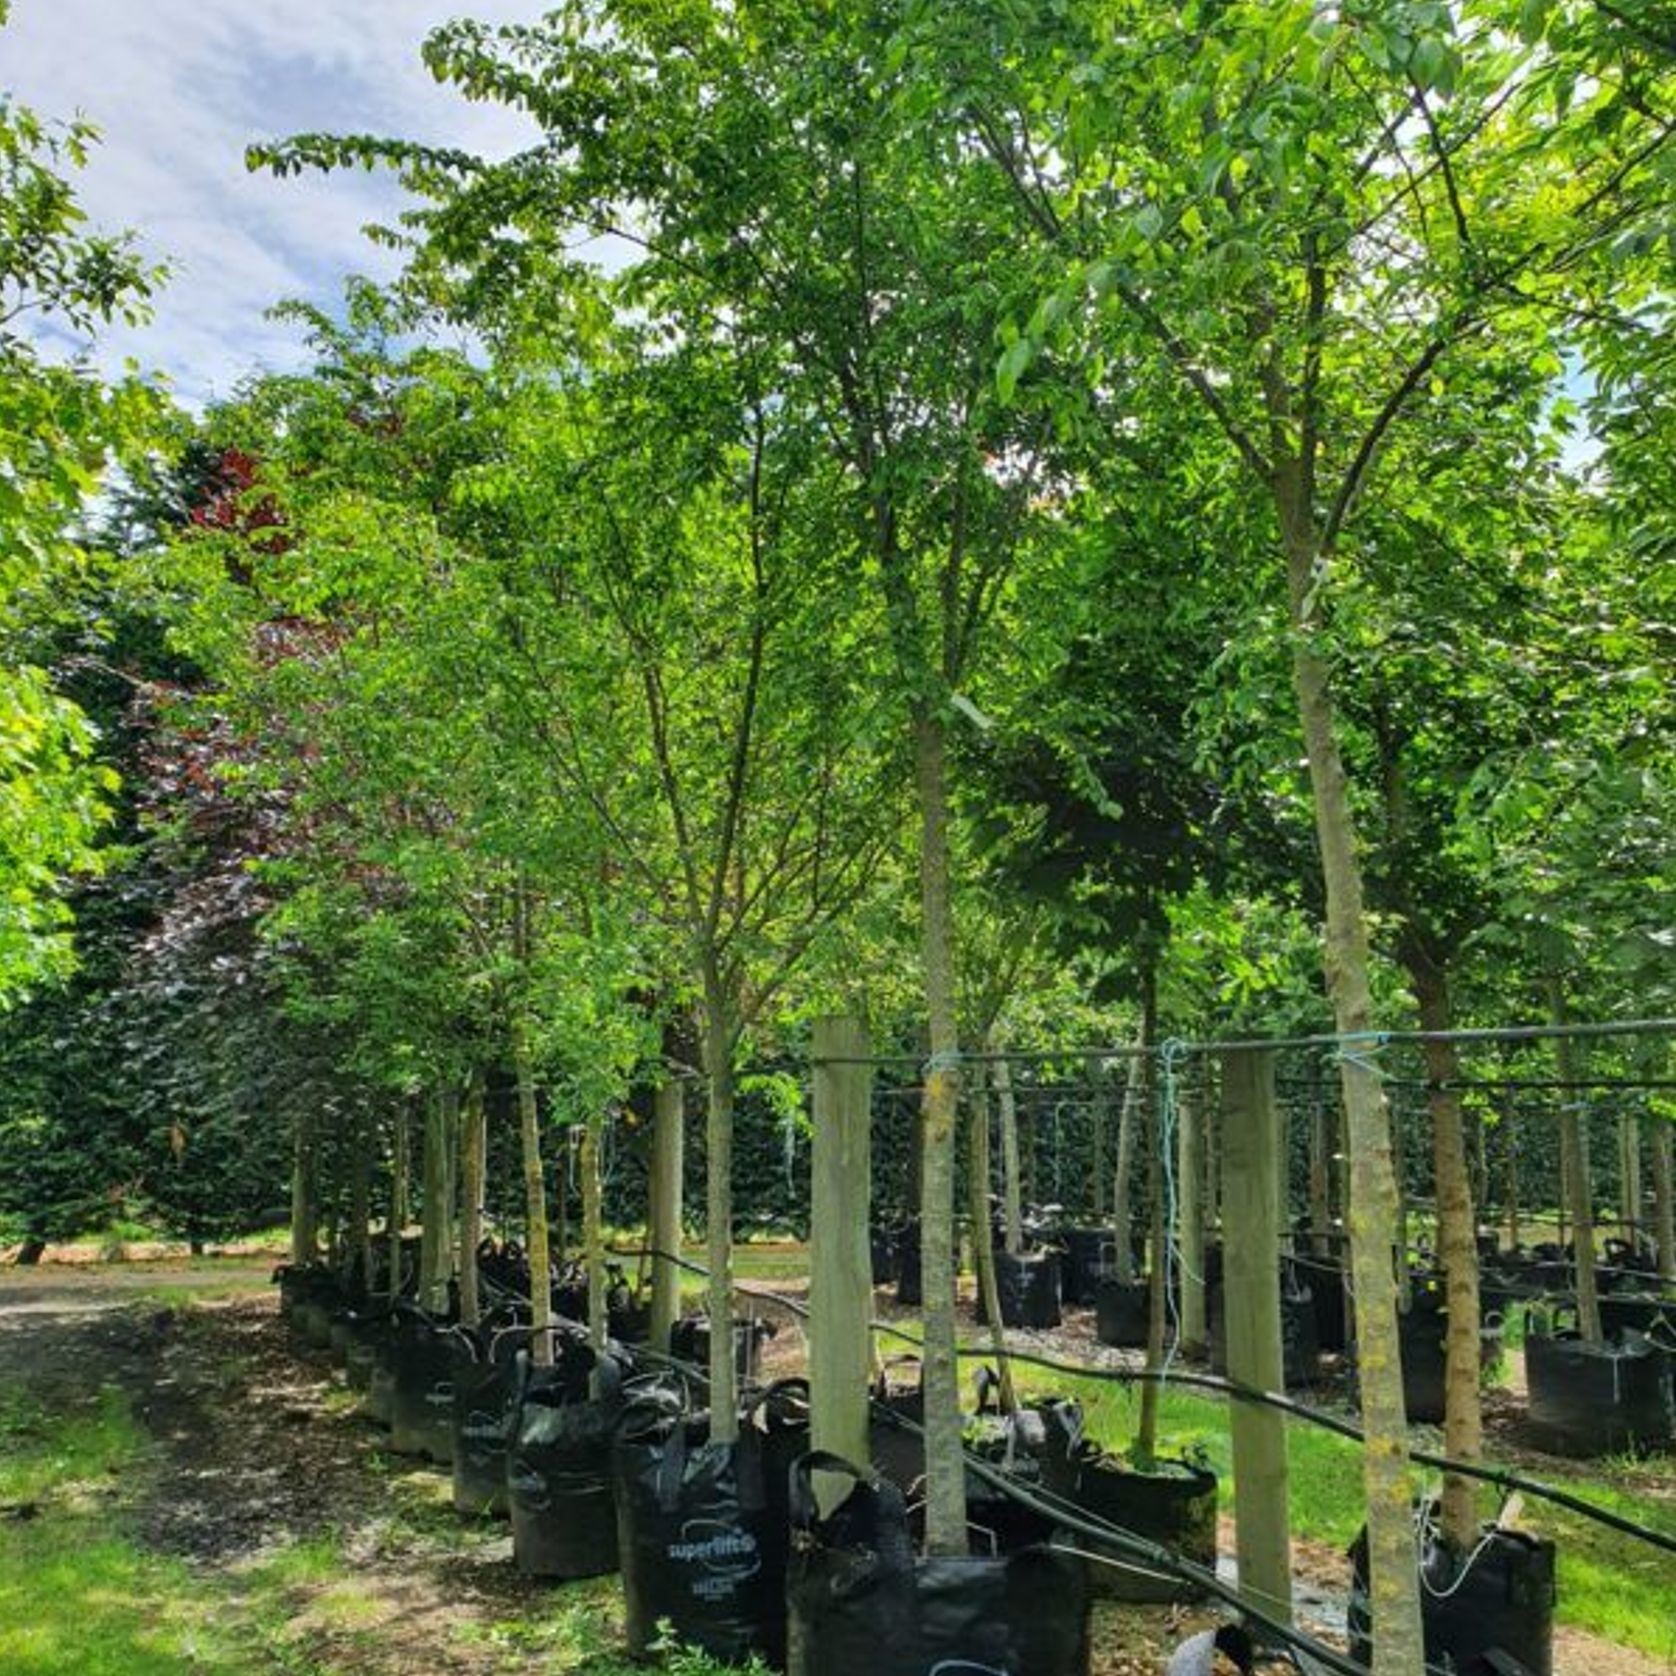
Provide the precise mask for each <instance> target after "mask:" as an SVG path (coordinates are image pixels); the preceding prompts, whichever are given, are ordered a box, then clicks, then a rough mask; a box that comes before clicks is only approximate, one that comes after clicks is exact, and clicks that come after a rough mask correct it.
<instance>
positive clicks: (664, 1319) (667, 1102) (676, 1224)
mask: <svg viewBox="0 0 1676 1676" xmlns="http://www.w3.org/2000/svg"><path fill="white" fill-rule="evenodd" d="M653 1098H654V1102H655V1103H654V1107H653V1115H652V1180H651V1200H652V1203H651V1214H650V1222H651V1226H650V1228H649V1230H648V1232H649V1233H650V1235H651V1238H650V1241H649V1242H648V1243H649V1244H650V1245H651V1247H652V1250H653V1251H654V1252H668V1253H669V1256H668V1257H662V1256H654V1257H653V1259H652V1325H651V1343H652V1348H653V1349H654V1350H656V1351H658V1352H660V1353H661V1354H663V1355H665V1356H667V1355H668V1354H669V1330H670V1328H671V1327H673V1326H674V1325H675V1320H676V1317H677V1316H678V1315H679V1314H680V1313H681V1271H680V1269H678V1268H677V1267H676V1266H675V1264H674V1263H673V1262H672V1261H670V1259H671V1258H674V1257H679V1256H680V1254H681V1188H682V1155H683V1153H684V1152H685V1150H686V1134H685V1129H684V1125H685V1122H686V1090H685V1089H684V1088H683V1086H682V1084H681V1081H680V1079H679V1078H678V1077H671V1078H670V1079H669V1081H668V1082H665V1083H662V1084H660V1085H659V1087H658V1091H657V1093H656V1095H655V1096H654V1097H653Z"/></svg>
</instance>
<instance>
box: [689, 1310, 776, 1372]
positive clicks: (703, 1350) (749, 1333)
mask: <svg viewBox="0 0 1676 1676" xmlns="http://www.w3.org/2000/svg"><path fill="white" fill-rule="evenodd" d="M774 1331H775V1329H774V1323H773V1322H772V1321H764V1320H762V1319H761V1318H760V1317H758V1318H756V1319H753V1320H750V1321H735V1322H734V1323H733V1371H734V1373H735V1374H736V1375H737V1376H738V1378H739V1380H740V1381H741V1383H747V1384H748V1383H749V1382H750V1381H752V1380H754V1379H755V1378H756V1376H757V1369H758V1368H759V1367H760V1366H761V1364H762V1347H763V1345H764V1344H766V1343H767V1342H768V1340H769V1339H771V1338H773V1336H774ZM669 1354H670V1355H671V1356H673V1357H674V1358H675V1360H676V1361H678V1362H691V1363H693V1364H694V1365H695V1366H696V1367H700V1368H704V1369H706V1370H708V1368H709V1366H710V1317H709V1316H708V1315H683V1316H682V1317H681V1319H680V1320H679V1321H676V1322H673V1323H672V1324H671V1326H670V1329H669Z"/></svg>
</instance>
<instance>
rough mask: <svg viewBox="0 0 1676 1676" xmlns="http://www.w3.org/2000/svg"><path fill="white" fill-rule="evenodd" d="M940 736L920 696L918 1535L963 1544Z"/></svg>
mask: <svg viewBox="0 0 1676 1676" xmlns="http://www.w3.org/2000/svg"><path fill="white" fill-rule="evenodd" d="M946 757H947V740H946V738H945V736H944V728H943V723H942V722H941V720H940V719H939V718H938V717H937V716H936V715H934V714H933V713H932V712H931V711H930V710H929V708H927V707H924V706H921V708H920V709H919V711H918V713H917V714H916V716H915V718H914V780H915V786H916V789H917V792H918V795H919V809H920V914H921V922H922V928H921V937H922V950H923V958H924V965H925V1002H926V1015H927V1021H928V1024H929V1027H930V1046H931V1056H930V1059H929V1060H928V1061H927V1064H926V1070H925V1092H924V1094H923V1096H922V1100H921V1106H920V1116H921V1127H920V1136H921V1144H920V1273H921V1277H922V1285H923V1288H924V1293H925V1304H924V1311H925V1316H924V1319H925V1336H924V1363H923V1366H924V1380H925V1462H926V1480H927V1487H926V1509H925V1512H926V1519H925V1545H926V1549H927V1551H928V1552H929V1553H932V1554H964V1553H965V1552H966V1467H965V1462H964V1459H963V1456H962V1452H961V1422H960V1369H959V1365H958V1362H957V1359H956V1356H955V1349H956V1338H955V1297H954V1176H955V1134H956V1130H957V1127H958V1123H959V1113H960V1060H959V1054H960V1029H959V1024H958V1022H957V1012H956V1003H955V990H954V911H953V905H952V903H951V901H950V894H949V845H950V840H949V797H948V779H947V761H946Z"/></svg>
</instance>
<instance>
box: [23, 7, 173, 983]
mask: <svg viewBox="0 0 1676 1676" xmlns="http://www.w3.org/2000/svg"><path fill="white" fill-rule="evenodd" d="M9 9H10V8H9V4H0V27H3V26H4V24H5V22H6V18H7V14H8V12H9ZM96 137H97V135H96V130H94V129H93V128H92V127H91V126H90V125H89V124H87V123H85V122H79V121H78V122H74V123H69V124H64V125H51V124H48V123H47V122H45V121H43V120H42V119H41V118H40V117H38V116H36V115H35V113H34V112H33V111H30V110H28V109H27V108H25V107H24V106H21V105H17V104H14V103H12V102H11V101H10V100H9V99H6V98H3V97H0V1007H4V1006H6V1005H9V1004H11V1002H12V1001H13V1000H14V999H15V998H16V996H17V994H18V993H19V992H20V991H23V990H26V989H27V988H29V987H31V986H33V985H36V984H38V983H40V982H41V981H43V980H44V979H47V978H49V977H52V976H55V975H62V974H63V973H64V972H65V971H66V970H67V969H68V966H69V964H70V962H71V956H72V948H71V943H70V939H69V935H68V926H69V919H70V916H69V912H68V909H67V907H66V905H65V901H64V884H65V880H66V878H67V877H68V876H69V875H72V874H78V873H79V874H84V875H85V874H88V873H91V872H94V871H96V870H97V869H98V868H99V866H100V865H101V859H100V854H99V849H98V839H99V834H100V831H101V829H102V827H103V826H104V824H105V822H106V819H107V817H108V814H109V802H110V798H111V794H112V793H113V791H114V790H115V783H114V780H113V777H112V775H111V773H110V771H109V770H108V769H107V768H105V767H104V766H103V765H101V764H100V763H99V762H98V760H97V739H96V737H95V735H94V733H93V730H92V729H91V727H90V725H89V722H88V719H87V716H86V714H85V713H84V712H83V711H82V709H81V708H80V707H79V706H78V705H77V704H76V703H75V702H74V701H73V700H72V699H70V698H69V697H68V696H67V695H66V694H65V693H64V691H63V690H62V686H61V683H60V681H59V678H58V675H57V673H56V672H55V671H54V670H53V669H51V668H50V667H49V666H48V665H47V664H45V663H44V662H43V661H42V659H43V656H44V655H45V653H46V651H47V648H48V647H49V645H50V642H51V639H52V636H53V634H54V633H55V631H56V630H57V629H58V628H59V627H60V626H61V625H62V623H63V621H64V616H65V612H66V609H67V607H69V606H70V604H71V602H72V601H73V599H74V597H75V591H76V589H77V588H78V586H79V585H80V584H81V583H82V581H83V580H84V579H85V577H86V576H87V573H88V571H89V568H90V560H89V557H88V554H87V552H86V551H85V548H84V546H83V544H82V542H81V540H80V539H79V528H80V526H81V525H82V524H83V523H84V522H85V520H86V519H87V518H88V516H89V514H90V511H91V509H92V507H93V505H94V503H95V501H96V499H97V497H98V495H99V494H100V492H101V488H102V485H103V484H104V482H105V479H106V477H107V474H108V473H109V472H110V471H111V470H112V468H113V467H116V466H120V465H122V464H125V463H129V462H133V461H135V460H136V459H138V458H140V457H142V456H143V453H144V451H145V450H146V449H147V448H148V447H149V446H150V444H151V443H152V441H153V439H154V438H155V437H156V435H157V426H158V421H159V417H160V413H161V403H160V401H159V398H158V397H157V395H156V392H155V391H154V390H153V389H152V388H150V387H149V386H148V385H146V384H144V383H142V382H141V381H140V380H139V379H137V378H134V377H129V378H125V379H123V380H121V381H119V382H117V383H115V384H107V383H104V382H102V381H101V380H100V379H98V378H97V377H96V376H95V375H94V374H93V373H92V372H91V370H90V369H89V368H88V367H87V366H86V365H85V364H84V363H82V362H80V361H67V362H65V361H53V360H50V359H49V358H48V357H47V355H46V353H45V352H44V350H43V349H42V347H41V346H40V344H39V342H38V341H37V339H36V338H35V337H34V336H32V335H31V334H32V332H33V331H34V330H35V329H36V328H38V327H40V326H43V325H44V326H51V327H54V328H57V329H59V330H63V331H68V332H70V333H73V334H77V335H80V334H91V333H93V332H95V331H97V329H98V328H99V327H100V326H101V325H102V324H105V323H106V322H109V321H111V320H113V319H123V320H127V321H130V322H132V321H135V320H138V319H140V318H141V317H142V316H143V314H144V312H145V305H146V299H147V298H148V297H149V295H150V294H151V291H152V289H153V287H154V286H155V284H156V283H157V281H158V279H159V277H160V270H159V269H157V268H154V267H151V266H148V265H147V264H145V263H144V262H142V261H141V260H140V258H139V257H138V256H137V255H136V254H135V252H134V250H133V248H132V247H131V245H130V244H129V242H128V241H127V239H126V238H123V237H111V236H109V235H104V234H99V233H94V232H90V231H88V230H86V229H85V227H84V226H83V221H84V219H85V218H84V215H83V212H82V210H81V208H80V206H79V205H78V203H77V201H76V195H75V189H74V186H73V184H72V182H71V180H70V178H69V174H70V172H71V171H74V170H76V169H79V168H81V167H82V165H83V164H84V163H85V162H86V160H87V155H88V152H89V149H90V148H91V146H92V145H93V143H94V141H95V139H96Z"/></svg>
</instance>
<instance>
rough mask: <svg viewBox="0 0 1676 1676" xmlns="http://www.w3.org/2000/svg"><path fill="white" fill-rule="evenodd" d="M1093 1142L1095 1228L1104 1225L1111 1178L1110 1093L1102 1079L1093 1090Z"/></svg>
mask: <svg viewBox="0 0 1676 1676" xmlns="http://www.w3.org/2000/svg"><path fill="white" fill-rule="evenodd" d="M1093 1104H1094V1142H1093V1146H1092V1147H1091V1149H1090V1150H1091V1151H1092V1152H1093V1154H1094V1157H1093V1160H1092V1172H1091V1173H1092V1176H1093V1185H1094V1207H1093V1208H1094V1221H1095V1224H1096V1226H1099V1227H1104V1226H1105V1224H1106V1194H1107V1192H1108V1191H1109V1189H1110V1187H1111V1178H1110V1176H1108V1175H1107V1174H1106V1130H1107V1128H1108V1126H1109V1124H1110V1121H1111V1093H1110V1090H1109V1089H1108V1088H1107V1087H1106V1085H1105V1081H1104V1079H1103V1078H1102V1079H1100V1081H1098V1082H1097V1083H1096V1084H1095V1089H1094V1102H1093Z"/></svg>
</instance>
